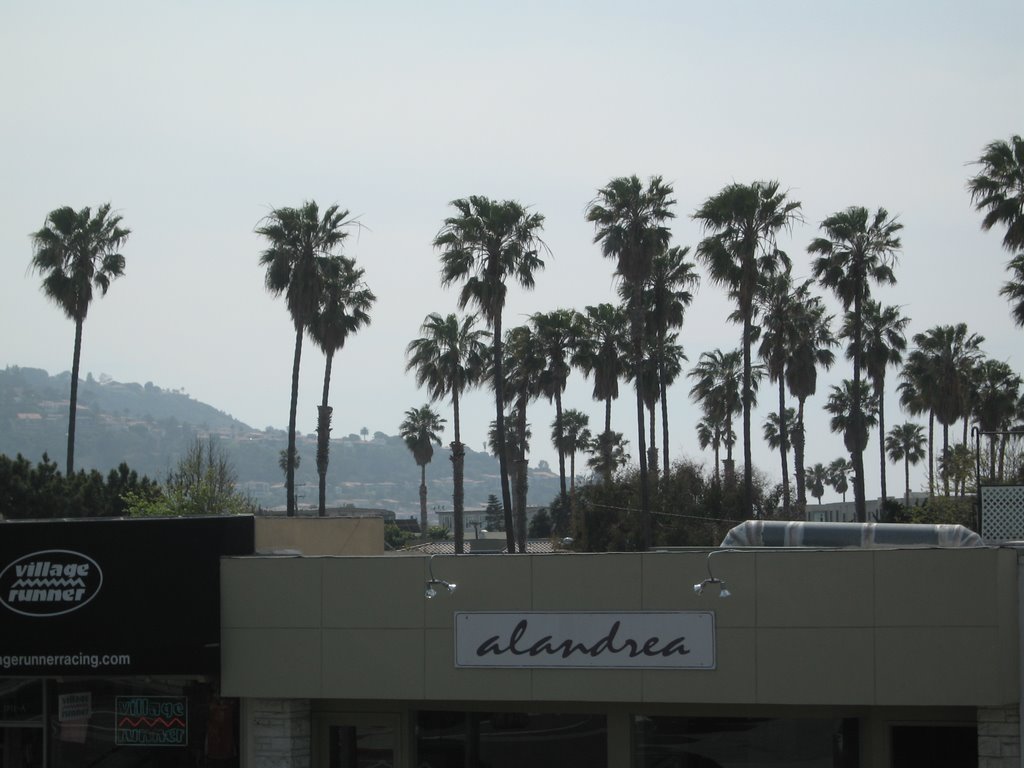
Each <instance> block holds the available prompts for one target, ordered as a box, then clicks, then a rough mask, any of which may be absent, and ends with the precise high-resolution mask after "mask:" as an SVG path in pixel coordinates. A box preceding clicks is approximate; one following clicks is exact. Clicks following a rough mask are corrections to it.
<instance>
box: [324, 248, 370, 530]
mask: <svg viewBox="0 0 1024 768" xmlns="http://www.w3.org/2000/svg"><path fill="white" fill-rule="evenodd" d="M318 266H319V269H320V281H321V292H320V297H319V301H318V306H317V312H316V316H315V317H314V318H313V322H312V323H310V325H309V335H310V338H312V339H313V341H314V342H315V343H316V345H317V346H318V347H320V349H321V350H323V353H324V356H325V357H326V362H325V365H324V391H323V401H322V402H321V404H320V407H319V408H318V419H317V428H316V433H317V446H316V471H317V474H318V475H319V476H320V492H319V514H320V517H323V516H324V515H326V514H327V465H328V461H329V453H330V445H331V413H332V411H333V409H332V408H331V406H330V405H328V394H329V393H330V389H331V366H332V364H333V362H334V354H335V352H337V351H339V350H340V349H342V348H343V347H344V346H345V342H346V341H347V340H348V337H349V336H350V335H351V334H353V333H356V332H357V331H358V330H359V329H360V328H362V327H363V326H365V325H369V324H370V308H371V307H372V306H373V302H374V301H376V300H377V297H376V296H374V295H373V291H371V290H370V289H369V288H367V287H366V284H365V283H364V282H363V274H364V270H362V269H361V268H359V267H357V266H356V262H355V259H349V258H347V257H345V256H327V257H324V258H322V259H320V260H319V261H318Z"/></svg>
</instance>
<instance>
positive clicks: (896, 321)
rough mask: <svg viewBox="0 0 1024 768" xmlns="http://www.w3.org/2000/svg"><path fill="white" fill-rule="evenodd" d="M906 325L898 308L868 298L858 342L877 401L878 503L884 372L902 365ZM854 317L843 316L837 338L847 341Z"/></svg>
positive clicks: (882, 458)
mask: <svg viewBox="0 0 1024 768" xmlns="http://www.w3.org/2000/svg"><path fill="white" fill-rule="evenodd" d="M909 322H910V318H909V317H904V316H903V315H902V314H901V313H900V309H899V307H883V306H882V305H881V304H880V303H878V302H877V301H873V300H871V299H868V300H867V301H865V302H864V317H863V320H862V328H861V342H862V344H863V346H862V354H863V363H864V372H865V373H866V374H867V377H868V380H869V381H871V386H872V389H873V391H874V394H875V398H876V399H877V401H878V445H879V454H880V456H879V461H880V467H881V474H880V476H879V478H880V482H881V491H882V500H883V501H884V500H885V499H887V498H889V496H888V492H887V489H886V487H885V465H886V460H885V371H886V369H887V368H888V367H889V366H891V365H892V366H895V365H899V364H900V363H901V362H903V352H904V350H906V348H907V337H906V334H905V333H904V329H905V328H906V327H907V324H908V323H909ZM853 324H854V318H853V316H852V315H851V314H850V313H847V315H846V321H845V322H844V324H843V330H842V332H841V334H840V335H841V336H843V337H844V338H847V339H851V338H852V336H853ZM853 355H854V349H853V346H852V343H851V344H850V345H848V346H847V348H846V356H847V358H849V359H851V360H852V359H853Z"/></svg>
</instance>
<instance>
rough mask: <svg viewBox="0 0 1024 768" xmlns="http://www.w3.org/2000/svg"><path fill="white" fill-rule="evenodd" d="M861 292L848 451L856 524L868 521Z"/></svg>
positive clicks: (855, 330)
mask: <svg viewBox="0 0 1024 768" xmlns="http://www.w3.org/2000/svg"><path fill="white" fill-rule="evenodd" d="M861 309H862V307H861V290H860V289H859V288H858V290H857V291H856V294H855V295H854V300H853V395H852V397H851V398H850V429H851V430H852V431H853V435H854V439H853V440H852V441H851V443H852V445H853V449H852V450H851V451H850V454H851V455H850V458H851V460H852V463H853V507H854V510H855V512H856V516H857V522H858V523H866V522H867V519H868V514H867V506H866V505H865V499H864V447H863V446H862V445H861V433H862V430H861V424H862V423H863V418H864V416H863V414H862V412H861V408H862V407H863V404H862V403H861V401H860V378H861V376H860V374H861V370H860V369H861V357H862V355H863V350H862V348H861Z"/></svg>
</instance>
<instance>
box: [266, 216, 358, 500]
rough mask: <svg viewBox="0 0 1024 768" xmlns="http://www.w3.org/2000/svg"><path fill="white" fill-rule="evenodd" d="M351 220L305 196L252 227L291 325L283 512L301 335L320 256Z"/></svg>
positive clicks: (291, 489) (337, 243)
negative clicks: (264, 245)
mask: <svg viewBox="0 0 1024 768" xmlns="http://www.w3.org/2000/svg"><path fill="white" fill-rule="evenodd" d="M354 223H355V222H354V220H353V219H350V218H349V213H348V211H345V210H340V209H339V208H338V206H337V205H332V206H330V207H329V208H328V209H327V210H325V211H324V213H323V216H321V215H320V209H319V207H318V206H317V204H316V202H314V201H312V200H310V201H307V202H305V203H303V204H302V206H301V207H299V208H275V209H274V210H272V211H271V212H270V213H269V214H268V215H267V216H266V217H265V218H264V219H263V220H262V221H261V223H260V224H259V226H257V227H256V234H257V235H260V236H261V237H263V238H265V239H266V240H267V241H268V243H269V245H268V246H267V248H266V249H265V250H264V251H263V253H261V254H260V266H262V267H264V268H265V269H266V275H265V284H266V287H267V290H268V291H270V293H271V294H272V295H274V296H280V295H281V294H284V296H285V302H286V304H287V306H288V314H289V315H291V318H292V324H293V325H294V326H295V352H294V354H293V357H292V392H291V402H290V406H289V410H288V455H287V458H288V471H287V473H286V476H285V493H286V495H287V497H288V499H287V504H288V515H289V516H294V514H295V460H296V453H295V413H296V409H297V407H298V402H299V364H300V362H301V360H302V337H303V336H304V335H305V333H306V329H307V328H308V327H309V326H310V324H311V323H313V322H314V320H315V318H316V316H317V310H318V309H319V306H320V298H321V291H322V280H321V270H320V268H319V260H320V259H323V258H325V257H330V256H334V255H336V254H337V252H338V250H339V249H340V248H341V246H342V243H343V242H344V240H345V238H346V237H348V232H346V231H345V229H346V228H347V227H349V226H351V225H353V224H354Z"/></svg>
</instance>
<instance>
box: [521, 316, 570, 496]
mask: <svg viewBox="0 0 1024 768" xmlns="http://www.w3.org/2000/svg"><path fill="white" fill-rule="evenodd" d="M581 325H582V324H581V321H580V316H579V315H578V314H577V313H576V312H574V311H573V310H571V309H555V310H552V311H551V312H536V313H534V314H533V315H531V316H530V326H531V328H532V329H533V335H534V336H535V337H536V339H537V341H538V343H539V344H540V348H541V349H542V350H543V353H544V359H545V365H544V369H543V370H542V371H541V372H540V380H539V385H540V392H541V394H543V395H544V396H545V397H546V398H547V399H548V402H551V403H554V405H555V425H556V429H557V430H558V432H559V433H561V430H562V393H563V392H564V391H565V388H566V385H567V384H568V383H569V373H570V371H571V367H570V365H569V361H570V360H571V358H572V350H573V348H574V347H575V346H576V340H577V339H578V338H579V337H580V336H581V335H582V327H581ZM561 445H562V441H561V440H556V441H555V447H556V449H557V450H558V480H559V489H560V494H561V499H562V504H563V505H564V504H567V503H568V501H569V497H568V494H567V492H566V482H565V451H563V450H562V448H561V447H560V446H561Z"/></svg>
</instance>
